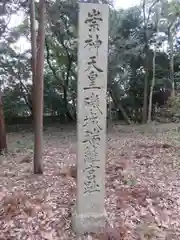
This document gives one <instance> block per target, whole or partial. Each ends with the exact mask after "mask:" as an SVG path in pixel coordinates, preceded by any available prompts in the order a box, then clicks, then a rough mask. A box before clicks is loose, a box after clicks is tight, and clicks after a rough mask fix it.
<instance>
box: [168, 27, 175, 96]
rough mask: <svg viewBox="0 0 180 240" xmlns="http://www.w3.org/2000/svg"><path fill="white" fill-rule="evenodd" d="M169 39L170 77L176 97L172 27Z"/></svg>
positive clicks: (172, 94) (172, 93)
mask: <svg viewBox="0 0 180 240" xmlns="http://www.w3.org/2000/svg"><path fill="white" fill-rule="evenodd" d="M168 41H169V46H170V60H169V77H170V81H171V87H172V88H171V97H175V84H174V48H173V36H172V28H171V27H170V28H169V30H168Z"/></svg>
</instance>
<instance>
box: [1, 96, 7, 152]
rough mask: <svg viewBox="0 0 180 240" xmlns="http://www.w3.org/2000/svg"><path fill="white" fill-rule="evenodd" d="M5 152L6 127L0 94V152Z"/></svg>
mask: <svg viewBox="0 0 180 240" xmlns="http://www.w3.org/2000/svg"><path fill="white" fill-rule="evenodd" d="M3 153H7V142H6V129H5V120H4V110H3V102H2V97H1V95H0V154H3Z"/></svg>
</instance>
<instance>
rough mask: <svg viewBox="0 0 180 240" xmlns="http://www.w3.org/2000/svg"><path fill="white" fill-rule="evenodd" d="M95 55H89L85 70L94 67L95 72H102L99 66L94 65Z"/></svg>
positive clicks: (95, 61)
mask: <svg viewBox="0 0 180 240" xmlns="http://www.w3.org/2000/svg"><path fill="white" fill-rule="evenodd" d="M96 58H97V57H96V56H91V57H89V61H88V63H87V64H88V68H87V69H86V72H87V71H89V69H91V68H92V67H93V68H95V69H96V71H97V72H99V73H102V72H104V71H103V70H102V69H101V68H99V67H97V66H96V63H97V59H96Z"/></svg>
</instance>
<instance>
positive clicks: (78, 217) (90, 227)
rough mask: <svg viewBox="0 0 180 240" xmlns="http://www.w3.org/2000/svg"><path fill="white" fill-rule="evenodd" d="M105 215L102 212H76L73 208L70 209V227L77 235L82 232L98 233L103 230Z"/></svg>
mask: <svg viewBox="0 0 180 240" xmlns="http://www.w3.org/2000/svg"><path fill="white" fill-rule="evenodd" d="M106 221H107V217H106V212H104V214H88V215H85V214H77V212H76V210H75V208H73V210H72V228H73V231H74V232H75V233H76V234H77V235H83V234H84V233H100V232H103V231H104V228H105V225H106Z"/></svg>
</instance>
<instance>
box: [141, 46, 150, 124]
mask: <svg viewBox="0 0 180 240" xmlns="http://www.w3.org/2000/svg"><path fill="white" fill-rule="evenodd" d="M145 58H146V59H145V78H144V100H143V111H142V122H143V123H146V121H147V108H148V102H147V98H148V76H149V71H148V45H147V44H146V46H145Z"/></svg>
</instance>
